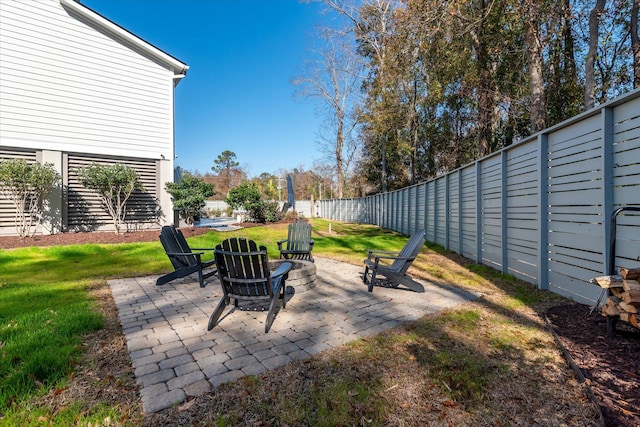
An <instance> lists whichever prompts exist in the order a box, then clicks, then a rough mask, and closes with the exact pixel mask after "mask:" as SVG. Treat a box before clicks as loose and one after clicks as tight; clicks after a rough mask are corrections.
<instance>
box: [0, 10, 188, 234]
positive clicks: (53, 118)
mask: <svg viewBox="0 0 640 427" xmlns="http://www.w3.org/2000/svg"><path fill="white" fill-rule="evenodd" d="M188 68H189V67H188V66H187V65H186V64H184V63H182V62H181V61H179V60H177V59H175V58H173V57H172V56H170V55H168V54H166V53H165V52H163V51H161V50H160V49H158V48H156V47H155V46H153V45H151V44H149V43H148V42H146V41H144V40H142V39H140V38H138V37H137V36H135V35H133V34H132V33H130V32H128V31H126V30H125V29H123V28H121V27H120V26H118V25H117V24H115V23H113V22H111V21H109V20H108V19H106V18H104V17H102V16H101V15H99V14H98V13H96V12H94V11H92V10H91V9H89V8H87V7H85V6H83V5H82V4H81V3H78V2H76V1H74V0H30V1H5V0H1V1H0V160H2V159H7V158H14V157H19V158H25V159H27V160H28V161H40V162H49V163H53V164H54V165H55V167H56V168H57V170H58V171H59V172H60V174H61V175H62V176H63V189H62V191H60V192H58V194H57V195H55V194H54V195H52V200H51V201H50V205H51V206H52V207H53V208H54V209H53V211H54V212H55V214H54V215H53V218H52V219H51V220H50V221H48V222H47V223H46V224H45V225H44V226H43V227H42V230H40V232H42V233H45V234H46V233H53V232H59V231H84V230H96V229H109V225H108V221H107V220H106V218H105V217H104V214H103V212H102V209H101V208H100V204H99V202H98V201H97V198H96V197H95V196H94V195H93V194H91V193H90V192H87V191H86V189H84V188H82V186H80V185H79V183H78V181H77V177H76V174H75V171H76V170H77V168H78V167H79V166H82V165H84V164H88V163H91V162H98V163H106V164H109V163H125V164H127V165H130V166H132V167H134V168H135V169H136V170H137V171H138V173H139V175H140V177H141V178H142V180H143V182H144V185H145V191H144V192H141V193H140V194H136V197H135V200H134V201H135V204H136V209H135V213H134V215H133V216H132V217H131V219H132V220H133V221H132V223H131V225H130V226H132V227H136V228H151V227H158V226H159V225H161V224H165V223H172V222H173V210H172V205H171V200H170V198H169V195H168V194H167V193H166V192H165V191H164V183H165V182H167V181H172V180H173V168H174V164H173V159H174V118H173V117H174V115H173V108H174V88H175V86H176V85H177V84H178V83H179V81H180V79H181V78H183V77H184V76H185V75H186V72H187V69H188ZM13 233H15V230H14V229H13V207H12V205H10V203H9V202H8V201H7V200H1V199H0V234H13Z"/></svg>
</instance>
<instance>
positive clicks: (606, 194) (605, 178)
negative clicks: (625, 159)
mask: <svg viewBox="0 0 640 427" xmlns="http://www.w3.org/2000/svg"><path fill="white" fill-rule="evenodd" d="M601 114H602V197H603V199H602V206H603V209H602V214H603V218H602V231H603V233H602V236H603V242H602V247H603V248H604V251H602V255H603V256H604V260H603V265H604V271H603V272H602V273H603V274H609V272H610V271H613V267H614V265H615V263H616V260H615V259H614V260H613V264H614V265H613V266H611V265H608V264H609V257H610V255H611V247H610V246H611V245H610V242H611V238H612V237H613V238H614V239H615V237H616V236H611V233H612V232H613V230H611V221H609V219H610V218H611V215H612V214H613V108H611V107H605V108H603V109H602V110H601Z"/></svg>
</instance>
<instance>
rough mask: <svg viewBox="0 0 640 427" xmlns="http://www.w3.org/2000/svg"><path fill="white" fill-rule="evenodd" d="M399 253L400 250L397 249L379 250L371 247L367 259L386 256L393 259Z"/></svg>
mask: <svg viewBox="0 0 640 427" xmlns="http://www.w3.org/2000/svg"><path fill="white" fill-rule="evenodd" d="M398 254H400V252H395V251H378V250H375V249H369V250H367V259H372V258H374V257H375V258H386V259H392V258H395V257H396V256H398Z"/></svg>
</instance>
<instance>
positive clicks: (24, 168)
mask: <svg viewBox="0 0 640 427" xmlns="http://www.w3.org/2000/svg"><path fill="white" fill-rule="evenodd" d="M60 180H61V177H60V174H59V173H58V172H56V170H55V169H54V167H53V165H52V164H50V163H46V164H44V165H42V164H40V163H28V162H27V161H26V160H23V159H10V160H3V161H2V162H0V193H1V194H2V195H3V196H5V197H6V198H8V199H10V200H11V201H12V202H13V204H14V206H15V208H16V217H15V224H16V232H17V233H18V235H19V236H20V237H22V239H24V238H25V237H27V236H29V235H32V234H33V233H35V230H36V229H37V228H38V226H39V225H40V222H41V220H42V216H43V211H44V208H43V201H44V196H45V195H46V194H47V193H48V192H50V191H51V190H53V189H54V188H55V187H56V186H57V185H58V184H59V183H60Z"/></svg>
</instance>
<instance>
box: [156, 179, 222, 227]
mask: <svg viewBox="0 0 640 427" xmlns="http://www.w3.org/2000/svg"><path fill="white" fill-rule="evenodd" d="M165 188H166V190H167V193H169V194H170V195H171V200H172V201H173V208H174V209H176V210H178V211H180V216H181V217H182V218H183V219H184V220H185V221H186V223H187V224H189V225H193V223H194V222H195V221H197V220H198V219H199V218H200V215H201V212H202V208H204V206H205V200H206V199H207V197H211V196H213V195H214V194H215V192H214V191H213V184H208V183H206V182H204V180H203V179H202V178H198V177H196V176H193V175H191V174H189V173H185V174H184V176H183V177H182V180H180V182H167V183H166V184H165Z"/></svg>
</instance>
